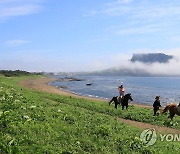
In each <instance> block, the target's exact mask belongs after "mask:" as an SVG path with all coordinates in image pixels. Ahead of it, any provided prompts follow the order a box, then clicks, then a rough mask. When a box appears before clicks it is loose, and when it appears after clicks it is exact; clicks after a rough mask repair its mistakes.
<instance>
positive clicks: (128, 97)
mask: <svg viewBox="0 0 180 154" xmlns="http://www.w3.org/2000/svg"><path fill="white" fill-rule="evenodd" d="M125 96H126V97H127V100H129V99H130V100H131V101H133V99H132V97H131V93H128V94H126V95H125ZM125 96H124V97H125Z"/></svg>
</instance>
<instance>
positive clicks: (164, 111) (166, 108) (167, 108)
mask: <svg viewBox="0 0 180 154" xmlns="http://www.w3.org/2000/svg"><path fill="white" fill-rule="evenodd" d="M169 107H170V105H167V106H166V107H165V108H164V110H163V111H162V114H163V113H166V112H167V111H168V110H169Z"/></svg>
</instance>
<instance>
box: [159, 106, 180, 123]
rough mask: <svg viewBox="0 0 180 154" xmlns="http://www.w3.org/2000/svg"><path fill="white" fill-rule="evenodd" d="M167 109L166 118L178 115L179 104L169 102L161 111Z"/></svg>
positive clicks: (179, 112)
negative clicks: (167, 114)
mask: <svg viewBox="0 0 180 154" xmlns="http://www.w3.org/2000/svg"><path fill="white" fill-rule="evenodd" d="M168 110H169V113H170V115H169V116H168V118H171V120H172V119H173V117H174V115H175V114H177V115H179V116H180V106H177V104H169V105H167V106H166V107H165V108H164V110H163V111H162V114H163V113H165V112H167V111H168Z"/></svg>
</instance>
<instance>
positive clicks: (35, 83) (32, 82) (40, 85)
mask: <svg viewBox="0 0 180 154" xmlns="http://www.w3.org/2000/svg"><path fill="white" fill-rule="evenodd" d="M56 80H57V79H56V78H51V77H43V78H34V79H26V80H22V81H20V83H19V84H20V85H22V86H24V87H27V88H30V89H34V90H39V91H43V92H48V93H54V94H59V95H64V96H71V97H76V98H84V99H89V100H94V101H102V102H107V103H108V101H110V99H103V98H98V97H97V98H96V97H88V96H81V95H78V94H75V93H72V92H69V91H65V90H62V89H60V88H58V87H55V86H52V85H50V84H49V83H50V82H53V81H56ZM129 104H130V105H134V106H137V107H143V108H150V109H152V106H150V105H144V104H138V103H135V102H130V103H129Z"/></svg>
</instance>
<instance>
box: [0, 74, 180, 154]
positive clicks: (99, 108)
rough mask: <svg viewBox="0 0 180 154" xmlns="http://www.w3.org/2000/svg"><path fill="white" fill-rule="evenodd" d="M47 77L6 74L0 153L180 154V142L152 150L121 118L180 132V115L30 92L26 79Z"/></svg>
mask: <svg viewBox="0 0 180 154" xmlns="http://www.w3.org/2000/svg"><path fill="white" fill-rule="evenodd" d="M41 77H42V76H19V77H8V78H7V77H4V76H0V141H1V142H0V153H64V154H65V153H66V154H69V153H115V154H116V153H144V154H147V153H163V154H164V153H172V151H173V153H179V150H180V145H179V142H168V141H163V142H161V141H160V140H157V142H156V143H155V144H154V145H153V146H149V147H146V146H145V145H144V143H143V142H142V141H141V140H140V138H139V136H140V134H141V132H142V129H141V128H138V126H137V127H134V126H131V125H128V124H125V123H122V122H121V121H118V119H117V117H121V118H125V119H130V120H134V121H140V122H145V123H151V124H154V125H159V126H166V127H171V128H175V129H178V130H179V129H180V126H179V123H180V117H178V116H175V118H174V120H173V121H170V120H169V119H167V116H168V115H167V114H165V115H160V116H155V117H153V116H152V114H153V113H152V109H149V108H143V107H141V108H140V107H137V106H135V105H130V106H129V110H128V111H127V110H124V111H122V110H121V108H118V109H117V110H116V109H115V108H114V106H113V105H112V106H109V105H108V102H106V101H104V102H103V101H96V100H88V99H85V98H76V97H72V96H63V95H57V94H51V93H46V92H41V91H37V90H32V89H28V88H25V87H22V86H20V85H19V82H20V81H21V80H25V79H26V80H27V79H32V78H41Z"/></svg>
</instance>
